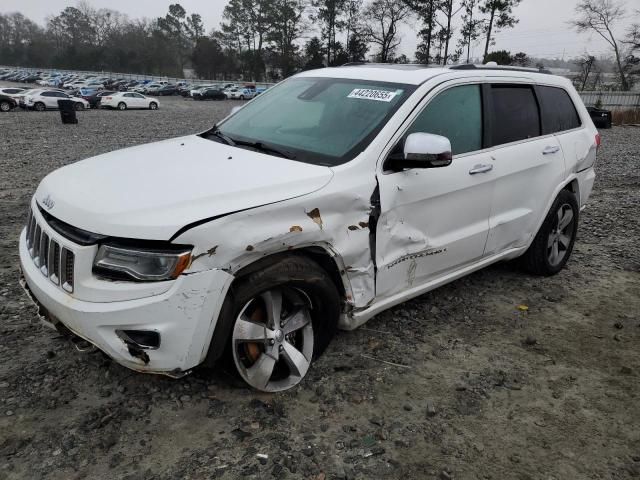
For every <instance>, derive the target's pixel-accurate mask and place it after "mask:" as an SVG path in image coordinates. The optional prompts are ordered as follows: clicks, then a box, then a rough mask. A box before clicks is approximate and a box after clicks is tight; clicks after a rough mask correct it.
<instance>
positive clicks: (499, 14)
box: [480, 0, 522, 62]
mask: <svg viewBox="0 0 640 480" xmlns="http://www.w3.org/2000/svg"><path fill="white" fill-rule="evenodd" d="M521 1H522V0H484V3H483V4H482V5H480V11H481V12H482V13H484V14H485V15H489V18H488V19H487V20H486V21H485V34H486V36H487V40H486V43H485V46H484V56H485V57H486V56H487V54H488V53H489V45H491V42H492V40H493V35H494V34H495V32H496V31H498V30H501V29H503V28H512V27H513V26H514V25H515V24H516V23H518V21H519V20H518V19H517V18H516V17H514V16H513V9H514V8H515V7H517V6H518V5H519V4H520V2H521ZM484 61H485V62H486V61H487V60H486V58H485V60H484Z"/></svg>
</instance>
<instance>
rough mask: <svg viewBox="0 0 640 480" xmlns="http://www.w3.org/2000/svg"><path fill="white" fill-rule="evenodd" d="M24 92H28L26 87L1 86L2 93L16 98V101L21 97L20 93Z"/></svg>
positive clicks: (0, 91) (0, 93) (0, 92)
mask: <svg viewBox="0 0 640 480" xmlns="http://www.w3.org/2000/svg"><path fill="white" fill-rule="evenodd" d="M24 92H26V89H25V88H16V87H4V88H0V95H6V96H7V97H11V98H14V99H16V101H17V100H18V99H19V95H20V94H21V93H24Z"/></svg>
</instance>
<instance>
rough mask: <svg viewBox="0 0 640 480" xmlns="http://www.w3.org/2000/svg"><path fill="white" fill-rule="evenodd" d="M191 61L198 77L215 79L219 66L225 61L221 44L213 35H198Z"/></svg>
mask: <svg viewBox="0 0 640 480" xmlns="http://www.w3.org/2000/svg"><path fill="white" fill-rule="evenodd" d="M191 61H192V62H193V68H194V70H195V71H196V74H197V75H198V76H199V77H204V78H213V79H215V78H217V77H218V73H219V71H220V67H223V66H224V63H225V57H224V53H223V51H222V46H221V45H220V43H219V42H218V40H217V39H216V38H215V37H214V36H213V35H212V36H209V37H205V36H200V38H198V39H197V40H196V45H195V47H194V49H193V55H192V56H191Z"/></svg>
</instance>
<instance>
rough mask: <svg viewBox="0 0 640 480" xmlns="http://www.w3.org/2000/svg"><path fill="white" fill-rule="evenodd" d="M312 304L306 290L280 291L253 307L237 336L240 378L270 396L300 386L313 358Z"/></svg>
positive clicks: (254, 300) (239, 325) (261, 296)
mask: <svg viewBox="0 0 640 480" xmlns="http://www.w3.org/2000/svg"><path fill="white" fill-rule="evenodd" d="M310 309H311V302H310V299H309V297H308V296H307V295H306V294H305V293H304V292H302V291H301V290H298V289H294V288H289V287H279V288H272V289H270V290H267V291H265V292H263V293H261V294H259V295H257V296H255V297H254V298H252V299H251V300H249V302H247V304H246V305H245V306H244V308H243V309H242V310H241V311H240V315H238V317H237V318H236V322H235V325H234V328H233V334H232V342H233V343H232V347H233V360H234V362H235V365H236V368H237V370H238V372H239V373H240V376H241V377H242V378H243V379H244V381H246V382H247V383H248V384H249V385H251V386H252V387H253V388H255V389H257V390H261V391H264V392H278V391H281V390H286V389H288V388H291V387H293V386H295V385H296V384H298V383H299V382H300V381H301V380H302V379H303V378H304V376H305V375H306V374H307V371H308V370H309V365H310V364H311V359H312V355H313V323H312V320H311V312H310Z"/></svg>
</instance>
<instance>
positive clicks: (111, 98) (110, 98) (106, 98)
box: [102, 97, 113, 100]
mask: <svg viewBox="0 0 640 480" xmlns="http://www.w3.org/2000/svg"><path fill="white" fill-rule="evenodd" d="M102 99H103V100H113V97H102Z"/></svg>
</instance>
